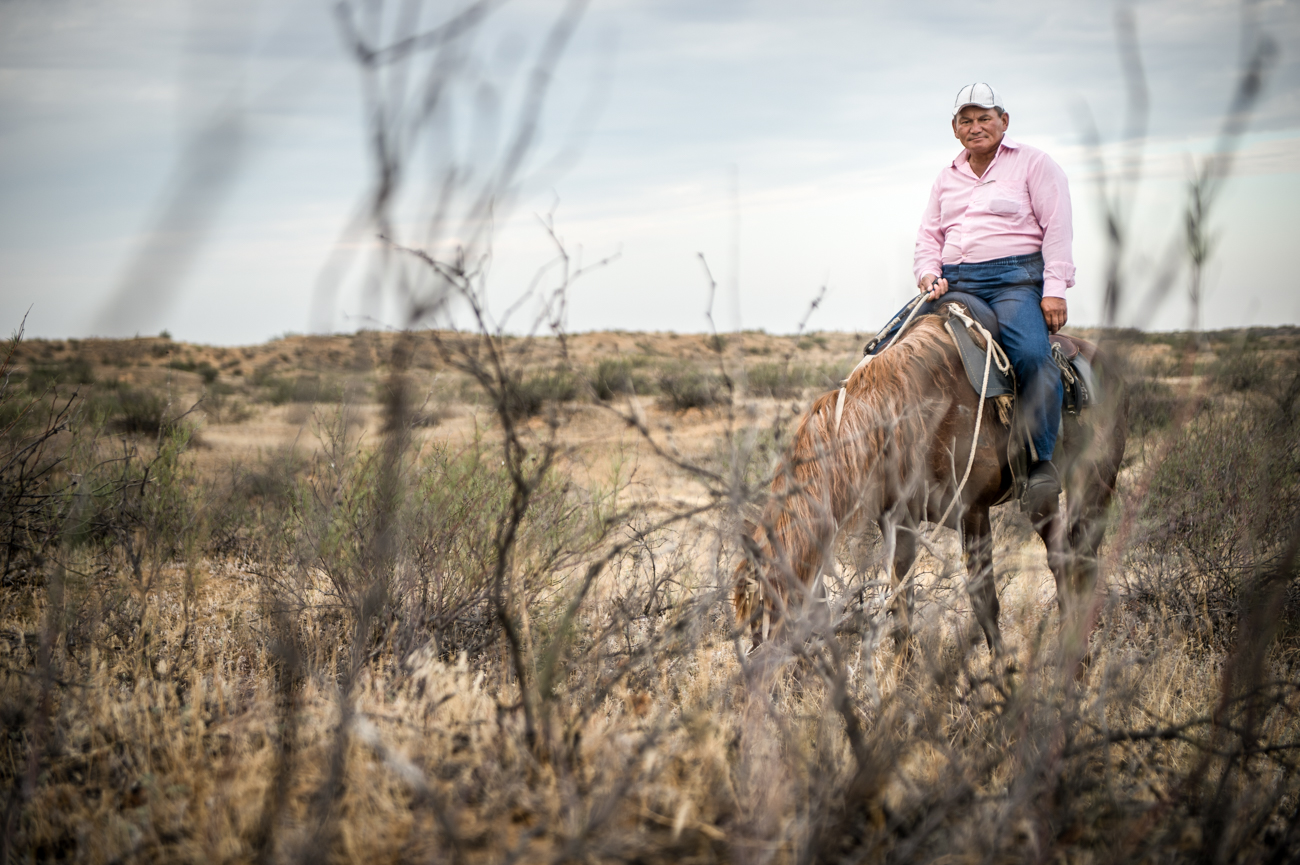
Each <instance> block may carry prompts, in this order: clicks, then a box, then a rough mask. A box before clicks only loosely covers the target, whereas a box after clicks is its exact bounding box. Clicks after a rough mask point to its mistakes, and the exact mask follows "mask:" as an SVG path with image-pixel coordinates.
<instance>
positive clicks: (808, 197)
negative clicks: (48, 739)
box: [0, 0, 1300, 344]
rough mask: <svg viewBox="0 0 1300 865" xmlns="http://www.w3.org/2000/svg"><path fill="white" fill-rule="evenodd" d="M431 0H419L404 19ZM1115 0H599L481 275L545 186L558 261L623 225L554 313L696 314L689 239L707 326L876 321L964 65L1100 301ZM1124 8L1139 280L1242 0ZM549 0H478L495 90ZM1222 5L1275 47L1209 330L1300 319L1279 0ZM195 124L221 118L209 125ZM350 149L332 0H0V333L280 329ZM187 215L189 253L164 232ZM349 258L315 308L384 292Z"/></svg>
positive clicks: (1120, 105) (1170, 223)
mask: <svg viewBox="0 0 1300 865" xmlns="http://www.w3.org/2000/svg"><path fill="white" fill-rule="evenodd" d="M458 8H460V6H459V5H458V4H451V3H448V4H429V6H428V8H427V9H426V10H425V17H424V20H425V21H426V22H427V23H432V22H434V21H437V20H441V19H443V18H445V17H446V16H447V15H449V14H450V13H452V12H454V11H455V10H456V9H458ZM1115 8H1116V7H1115V6H1113V5H1111V4H1108V3H1101V2H1098V3H1078V2H1063V0H1035V2H1019V0H1018V2H997V0H994V2H985V0H965V2H949V0H941V2H929V3H883V2H881V3H861V2H855V3H850V2H810V3H804V4H792V3H788V2H778V0H766V2H703V3H702V2H699V0H693V2H664V0H658V2H654V0H606V2H600V0H595V2H593V3H592V5H591V6H590V8H589V9H588V10H587V12H586V14H585V16H584V17H583V19H582V21H581V23H580V25H579V28H578V30H577V31H576V34H575V37H574V39H573V41H572V43H571V45H570V47H569V50H568V51H567V52H566V53H565V55H564V58H563V61H562V63H561V65H560V67H559V68H558V70H557V75H556V78H555V81H554V83H553V87H552V94H553V99H552V101H551V102H550V103H549V105H548V110H547V112H546V114H545V115H544V117H543V127H542V137H541V143H540V144H539V147H538V150H537V164H538V165H542V164H545V163H546V161H547V159H548V158H549V157H551V156H554V155H556V154H560V155H564V156H566V157H567V158H565V159H564V160H562V161H561V162H560V163H559V166H560V167H559V169H557V170H551V171H545V172H539V173H535V174H533V175H532V176H533V177H534V178H535V180H534V182H532V183H531V184H530V185H529V186H528V187H527V189H526V194H525V195H524V197H523V198H522V199H521V200H520V201H519V202H518V203H517V205H516V206H515V207H514V208H513V210H512V211H511V213H509V214H504V215H503V218H502V219H501V221H500V223H499V225H498V241H497V244H496V250H495V254H494V260H493V268H492V278H493V286H494V287H493V292H494V294H493V298H494V303H496V304H498V305H500V306H504V305H505V304H506V303H508V301H509V299H510V298H512V297H513V296H514V295H515V294H517V292H518V291H519V290H520V289H521V287H523V286H525V285H526V284H527V282H528V279H529V277H530V275H531V274H532V273H533V272H534V270H535V269H536V268H537V267H539V266H541V265H543V264H545V263H546V261H547V260H548V259H549V258H550V251H549V247H548V241H547V239H546V237H545V235H544V233H543V232H542V231H541V229H540V228H539V226H538V223H537V220H536V219H535V215H536V214H538V213H543V212H547V211H552V210H553V213H554V218H555V224H556V226H557V229H558V232H559V233H560V234H561V235H562V236H563V238H564V240H565V242H566V244H567V245H568V246H569V247H570V248H571V249H573V250H578V249H580V250H581V253H582V255H583V258H584V260H587V261H592V260H596V259H600V258H603V257H605V256H609V255H612V254H614V253H617V256H618V257H617V259H616V260H615V261H613V262H612V263H611V264H610V265H608V266H607V267H604V268H602V269H600V270H598V271H595V272H593V273H591V274H590V275H589V276H587V277H585V278H584V279H583V280H581V281H579V282H578V283H577V285H575V286H574V289H573V291H572V294H571V298H570V306H569V314H568V326H569V327H570V329H572V330H590V329H606V328H622V329H631V330H679V331H699V330H703V329H704V328H705V327H706V324H707V323H706V320H705V317H704V307H705V299H706V293H707V292H706V289H707V282H706V280H705V277H704V273H703V270H702V268H701V266H700V263H699V259H698V254H699V253H703V254H704V255H705V256H706V258H707V259H708V261H709V264H710V266H711V268H712V270H713V272H714V275H715V276H716V277H717V278H718V280H719V283H720V284H721V286H722V288H723V296H722V297H721V299H720V301H719V304H718V306H717V307H716V310H715V311H716V312H717V318H718V323H719V325H720V326H721V327H723V328H728V329H729V328H733V327H737V326H740V327H745V328H764V329H767V330H769V331H772V332H789V331H791V330H793V329H794V327H795V326H796V324H797V322H798V321H799V319H800V318H801V317H802V316H803V314H804V312H805V310H806V307H807V305H808V302H809V301H810V300H811V299H812V298H813V297H814V296H815V295H816V293H817V291H818V289H819V288H820V287H821V286H822V285H825V286H826V287H827V296H826V301H825V303H824V304H823V305H822V307H821V308H820V309H819V310H818V311H817V312H816V313H815V314H814V316H813V318H812V320H811V321H810V323H809V326H810V327H812V328H818V329H836V330H851V331H859V332H862V331H874V330H875V329H876V328H877V327H878V326H879V325H880V324H882V323H883V322H884V320H885V319H886V318H887V317H888V316H889V314H890V313H891V312H892V311H893V310H895V309H897V308H898V306H900V305H901V304H902V303H903V302H904V301H905V300H906V299H907V298H908V297H909V296H910V294H911V293H912V292H913V291H914V288H913V286H912V282H913V281H912V277H911V250H912V241H913V238H914V236H915V231H916V224H917V222H918V220H919V217H920V213H921V210H922V207H923V206H924V203H925V199H926V196H927V194H928V191H929V187H930V184H931V182H932V181H933V179H934V176H935V174H936V173H937V172H938V171H939V169H940V168H941V167H942V166H943V165H944V164H946V163H947V162H948V161H950V160H951V159H952V157H953V156H954V155H955V154H956V152H957V150H958V148H959V146H958V145H957V143H956V142H955V141H954V140H953V138H952V133H951V129H950V127H949V117H950V109H951V105H952V99H953V96H954V95H955V93H956V91H957V90H958V88H960V87H961V86H962V85H963V84H965V83H969V82H971V81H988V82H990V83H992V84H993V85H994V86H995V87H997V88H998V89H999V90H1000V91H1002V93H1003V94H1004V98H1005V100H1006V102H1007V108H1008V110H1009V112H1010V114H1011V117H1012V121H1011V132H1010V134H1011V135H1012V136H1013V137H1015V138H1017V139H1018V140H1021V141H1023V142H1026V143H1029V144H1033V145H1035V146H1038V147H1041V148H1043V149H1045V150H1047V151H1048V152H1049V153H1051V154H1052V155H1053V156H1054V157H1055V158H1056V159H1057V160H1058V161H1059V162H1060V163H1061V164H1062V165H1063V166H1064V167H1065V169H1066V171H1067V173H1068V174H1069V176H1070V181H1071V189H1072V192H1073V198H1074V210H1075V225H1076V241H1075V260H1076V263H1077V264H1078V268H1079V278H1078V285H1076V286H1075V287H1074V288H1072V289H1071V290H1070V293H1069V295H1068V300H1069V303H1070V316H1071V322H1072V323H1075V324H1080V325H1086V324H1092V323H1096V322H1098V321H1099V319H1100V315H1101V306H1100V284H1101V281H1102V269H1103V245H1102V242H1101V232H1100V229H1099V226H1100V221H1099V218H1098V213H1097V208H1096V206H1095V204H1096V192H1095V187H1094V184H1093V180H1092V176H1093V175H1092V170H1091V165H1092V163H1091V162H1090V161H1089V159H1088V151H1087V148H1086V147H1085V146H1084V143H1085V136H1084V131H1085V129H1086V128H1087V126H1088V123H1089V117H1092V118H1095V121H1096V124H1097V127H1098V129H1099V131H1100V134H1101V136H1102V138H1103V140H1105V141H1107V142H1112V143H1113V142H1115V141H1117V140H1118V139H1119V138H1120V136H1121V134H1122V126H1123V113H1124V92H1125V84H1124V78H1123V76H1122V74H1121V68H1120V62H1119V56H1118V51H1117V48H1116V39H1115V28H1114V15H1115ZM1132 8H1133V9H1134V11H1135V15H1136V19H1137V23H1138V33H1139V37H1140V40H1141V47H1142V55H1143V60H1144V63H1145V66H1146V70H1147V79H1148V85H1149V93H1150V104H1151V112H1150V120H1149V138H1148V141H1147V143H1146V148H1145V152H1146V155H1147V162H1146V174H1145V180H1144V182H1143V185H1142V187H1141V189H1140V191H1139V196H1138V201H1137V205H1136V210H1135V218H1134V229H1133V234H1134V243H1133V245H1132V255H1131V257H1130V260H1129V262H1128V273H1129V274H1130V276H1131V282H1130V284H1131V285H1132V287H1133V290H1134V294H1135V295H1136V294H1139V293H1143V292H1145V291H1146V290H1148V289H1149V288H1150V283H1151V280H1152V279H1153V278H1154V277H1155V275H1156V274H1157V273H1159V272H1160V271H1159V267H1158V265H1159V263H1160V262H1161V261H1162V260H1163V258H1164V256H1165V254H1166V250H1168V249H1170V248H1174V247H1175V246H1176V243H1177V239H1178V237H1179V232H1180V231H1181V225H1182V217H1181V213H1182V211H1181V208H1182V207H1183V204H1184V202H1185V197H1186V181H1187V178H1188V177H1189V176H1190V175H1191V173H1192V171H1193V170H1194V169H1195V166H1196V165H1197V164H1198V160H1203V159H1204V157H1205V155H1206V154H1207V153H1209V152H1210V151H1211V150H1212V148H1213V146H1214V139H1215V135H1216V132H1217V130H1218V129H1219V126H1220V124H1221V122H1222V117H1223V112H1224V109H1225V108H1226V106H1227V105H1228V103H1229V100H1230V98H1231V94H1232V89H1233V85H1234V82H1235V79H1236V76H1237V73H1238V69H1239V65H1240V62H1241V54H1242V50H1241V49H1242V20H1243V7H1242V6H1241V5H1240V4H1239V3H1236V2H1219V0H1161V2H1146V3H1136V4H1134V6H1133V7H1132ZM558 9H559V4H558V3H547V2H524V3H515V4H506V5H504V6H503V7H502V8H500V9H499V10H498V11H496V12H495V13H494V14H493V16H492V18H491V21H490V23H489V25H488V26H486V27H485V28H484V29H483V31H482V32H481V33H479V34H478V35H477V37H476V42H475V44H474V51H475V52H476V57H478V58H479V60H478V62H479V63H480V64H481V66H482V67H483V68H484V69H485V70H486V71H485V72H483V73H482V74H483V76H484V78H485V79H488V80H492V81H498V82H503V83H502V88H503V89H502V92H503V93H505V94H507V96H508V95H509V94H510V93H512V92H517V90H518V87H519V86H521V85H520V82H526V80H527V78H526V73H527V70H528V68H529V63H530V62H531V59H532V58H533V57H534V56H535V55H536V52H537V50H538V48H539V46H540V43H541V37H542V34H543V33H544V32H545V28H546V26H547V25H548V23H549V22H550V21H551V20H553V19H554V17H555V15H556V14H557V12H558ZM1251 9H1252V10H1253V13H1252V14H1253V15H1254V18H1255V20H1256V21H1257V23H1258V26H1259V28H1260V29H1261V30H1262V31H1263V32H1265V33H1268V34H1269V35H1270V36H1271V37H1272V39H1273V40H1274V41H1275V43H1276V45H1277V48H1278V49H1279V53H1278V55H1277V60H1276V63H1275V65H1274V66H1273V67H1272V72H1271V74H1270V76H1269V78H1268V81H1267V85H1266V89H1265V92H1264V95H1263V98H1262V100H1261V102H1260V103H1259V105H1258V109H1257V111H1256V112H1255V114H1254V115H1253V116H1252V118H1251V122H1250V126H1249V130H1248V132H1247V134H1246V135H1245V137H1244V138H1243V139H1242V142H1241V144H1242V149H1241V152H1240V154H1239V158H1238V159H1237V162H1236V171H1235V173H1234V176H1233V178H1232V179H1231V181H1230V182H1229V183H1228V184H1227V186H1226V187H1225V190H1224V194H1223V196H1222V197H1221V198H1220V199H1219V200H1218V201H1217V203H1216V207H1215V210H1214V213H1213V225H1214V228H1215V233H1214V239H1215V245H1214V255H1213V258H1212V260H1211V263H1210V267H1209V270H1208V273H1209V282H1208V295H1207V298H1206V302H1205V306H1204V309H1203V311H1202V322H1201V323H1202V324H1203V326H1205V327H1209V328H1219V327H1235V326H1241V325H1246V324H1273V323H1296V322H1298V321H1300V288H1298V287H1297V285H1296V281H1295V278H1294V275H1293V271H1294V269H1295V267H1294V265H1293V264H1292V263H1290V262H1289V261H1288V260H1287V255H1288V252H1287V251H1288V250H1290V249H1292V248H1294V241H1293V239H1292V238H1293V235H1294V233H1295V231H1296V229H1297V227H1300V61H1298V58H1297V56H1296V46H1300V4H1297V3H1296V2H1294V0H1292V2H1286V0H1269V2H1262V3H1257V4H1254V5H1253V6H1252V7H1251ZM512 87H513V88H515V89H514V90H511V88H512ZM506 108H507V110H506V111H505V112H504V114H505V115H507V116H508V114H509V110H508V109H509V103H508V100H507V105H506ZM462 119H463V122H461V123H460V124H459V125H451V126H448V127H447V128H448V130H449V131H448V136H449V137H448V139H447V140H446V141H443V142H441V143H439V142H438V141H436V140H433V141H431V143H430V145H429V146H430V147H433V148H435V149H436V148H437V147H446V148H449V149H451V150H457V151H458V152H461V153H462V154H463V153H469V154H470V155H473V154H474V153H476V152H477V151H476V148H483V147H491V146H493V145H492V144H491V142H493V141H496V140H498V139H499V138H500V135H499V131H498V133H494V132H493V130H492V129H488V130H487V131H486V132H484V130H483V129H481V128H480V126H481V124H479V125H476V124H475V122H474V116H473V112H472V111H468V113H463V114H462ZM480 119H481V118H480ZM214 123H215V125H214ZM494 135H495V136H496V137H495V138H494ZM484 136H486V137H484ZM435 138H436V136H435ZM196 141H197V142H200V143H204V142H206V143H209V144H210V143H211V142H213V141H217V142H225V143H226V144H228V145H229V146H228V147H225V148H217V149H216V150H215V151H214V152H215V153H216V156H213V155H212V154H211V153H209V152H208V151H207V150H204V149H203V148H202V147H199V148H198V149H195V147H194V142H196ZM484 141H486V142H488V143H487V144H484V143H483V142H484ZM183 154H189V156H188V159H187V158H185V157H183ZM196 154H197V156H196ZM195 171H198V172H199V174H198V175H197V176H199V177H200V182H199V183H198V184H197V187H196V186H195V184H194V183H193V180H194V177H195V176H196V175H195ZM370 177H371V175H370V169H369V164H368V161H367V152H366V139H365V126H364V118H363V115H362V101H361V95H360V87H359V77H358V75H357V72H356V69H355V66H354V64H353V62H352V61H351V59H350V58H349V57H348V55H347V53H346V52H345V50H344V49H343V46H342V40H341V39H340V38H339V30H338V27H337V23H336V20H335V17H334V14H333V11H332V5H331V4H329V3H324V2H303V0H264V2H256V0H235V2H227V3H215V2H206V3H205V2H185V0H115V2H104V0H77V2H71V0H0V316H2V317H3V321H2V322H0V323H3V325H4V327H5V329H6V330H11V329H12V328H14V327H16V326H17V324H18V322H19V320H20V319H21V317H22V315H23V313H24V312H25V311H26V310H27V309H28V308H30V309H31V312H30V317H29V319H28V333H29V334H32V335H39V336H51V337H61V336H88V335H97V334H102V335H131V334H132V333H157V332H158V331H159V330H160V329H162V328H166V329H168V330H169V331H170V332H171V334H172V335H173V336H175V337H176V338H178V339H185V340H192V341H198V342H207V343H219V344H240V343H251V342H258V341H261V340H265V339H267V338H269V337H272V336H275V335H278V334H282V333H285V332H304V331H306V330H308V329H309V328H311V327H312V326H313V324H312V321H313V320H312V316H311V307H312V299H313V297H314V292H315V290H316V286H317V283H318V280H319V279H320V277H321V273H322V269H323V268H324V266H325V264H326V262H327V260H328V259H329V256H330V253H331V250H333V249H334V248H335V245H336V243H337V242H338V240H339V238H340V236H341V234H342V232H343V231H344V229H345V227H346V226H347V225H348V221H349V218H350V216H351V215H352V214H353V213H354V211H355V209H356V208H357V206H358V203H359V202H360V201H361V200H362V196H363V194H364V192H365V190H366V188H367V184H368V182H369V180H370ZM204 178H207V180H206V181H205V180H204ZM187 179H188V181H189V182H190V186H188V187H186V186H185V184H186V182H187ZM205 182H207V184H208V185H207V186H204V183H205ZM178 188H188V189H191V190H193V189H195V188H198V189H200V191H201V192H202V193H203V196H205V197H204V198H203V200H204V201H205V202H206V206H205V207H204V208H199V209H198V211H197V212H196V211H195V209H194V208H190V209H189V210H186V209H184V208H181V209H180V210H177V209H176V206H175V205H176V200H175V196H176V190H177V189H178ZM195 238H201V239H202V242H201V243H200V244H197V245H195V246H194V247H193V248H192V252H193V255H190V256H187V255H183V254H180V253H178V252H177V249H181V250H182V251H183V250H184V249H187V248H189V247H186V243H187V242H189V241H192V240H194V239H195ZM169 256H170V257H169ZM158 261H164V263H165V264H166V267H164V269H163V271H160V272H165V273H166V274H168V278H167V279H166V280H165V283H166V284H165V287H164V289H163V290H162V291H161V292H160V293H155V294H153V295H150V296H149V297H148V298H147V303H142V304H137V305H136V306H129V307H127V306H120V305H117V301H115V298H119V297H122V296H123V292H128V293H129V292H130V291H131V289H132V286H133V285H134V284H135V283H136V282H138V280H139V279H140V273H141V270H140V268H141V262H145V263H146V264H148V263H154V264H156V263H157V262H158ZM167 268H170V269H167ZM1177 280H1178V281H1177V283H1176V284H1175V285H1174V287H1173V290H1172V291H1171V292H1170V296H1169V299H1168V300H1167V301H1166V302H1165V303H1164V304H1163V305H1161V306H1160V307H1159V308H1158V309H1156V310H1154V311H1151V310H1150V309H1148V308H1145V307H1143V306H1142V304H1140V303H1138V302H1137V300H1136V299H1134V301H1133V302H1131V303H1128V304H1126V307H1125V309H1124V310H1123V314H1122V322H1121V323H1123V324H1129V325H1136V326H1140V327H1145V328H1150V329H1172V328H1184V327H1187V326H1188V324H1189V321H1190V319H1189V308H1188V304H1187V302H1186V291H1185V285H1186V274H1185V272H1184V273H1182V274H1179V275H1178V276H1177ZM345 289H346V290H345V291H343V292H342V294H341V295H340V299H339V301H338V303H337V305H335V306H333V307H331V310H332V320H331V322H330V324H329V325H328V326H329V327H330V328H332V329H336V330H352V329H356V328H358V327H374V326H383V325H385V324H391V323H393V322H392V320H391V315H390V314H389V313H385V312H384V311H383V310H382V309H379V310H377V311H376V309H375V308H373V307H370V306H367V305H366V304H365V303H364V302H363V300H362V298H361V296H360V295H359V293H358V292H359V289H357V288H356V286H355V285H349V286H345ZM1139 317H1140V320H1139Z"/></svg>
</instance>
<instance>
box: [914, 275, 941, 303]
mask: <svg viewBox="0 0 1300 865" xmlns="http://www.w3.org/2000/svg"><path fill="white" fill-rule="evenodd" d="M917 287H918V288H920V289H921V294H929V295H930V300H935V299H937V298H940V297H943V296H944V294H946V293H947V291H948V280H946V279H944V278H942V277H938V276H935V275H934V274H933V273H927V274H926V275H925V276H923V277H921V281H920V283H918V285H917Z"/></svg>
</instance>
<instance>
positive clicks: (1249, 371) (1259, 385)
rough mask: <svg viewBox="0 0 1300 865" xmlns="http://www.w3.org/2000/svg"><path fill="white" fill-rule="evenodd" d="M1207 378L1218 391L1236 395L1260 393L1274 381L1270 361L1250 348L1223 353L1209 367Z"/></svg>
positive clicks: (1272, 364) (1260, 352)
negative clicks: (1208, 377) (1249, 392)
mask: <svg viewBox="0 0 1300 865" xmlns="http://www.w3.org/2000/svg"><path fill="white" fill-rule="evenodd" d="M1209 376H1210V380H1211V381H1212V382H1213V383H1214V385H1215V386H1216V387H1218V388H1219V389H1220V390H1225V391H1230V392H1237V393H1241V392H1247V391H1262V390H1265V389H1266V388H1268V387H1269V386H1270V385H1272V384H1273V383H1274V382H1275V380H1276V375H1275V364H1274V363H1273V362H1272V360H1271V359H1270V358H1269V357H1268V356H1267V355H1266V354H1265V353H1264V352H1262V351H1260V350H1259V349H1256V348H1251V347H1250V346H1246V347H1243V348H1241V349H1238V350H1236V351H1228V352H1225V353H1224V354H1223V355H1221V356H1220V357H1219V358H1218V360H1216V361H1215V362H1214V363H1213V364H1212V365H1211V366H1210V369H1209Z"/></svg>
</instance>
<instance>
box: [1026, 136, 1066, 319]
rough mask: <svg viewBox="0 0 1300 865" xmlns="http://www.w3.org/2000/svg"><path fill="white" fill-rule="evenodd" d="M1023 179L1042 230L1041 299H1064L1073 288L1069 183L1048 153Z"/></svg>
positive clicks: (1037, 161)
mask: <svg viewBox="0 0 1300 865" xmlns="http://www.w3.org/2000/svg"><path fill="white" fill-rule="evenodd" d="M1025 179H1026V181H1027V185H1028V187H1029V202H1030V206H1031V207H1033V209H1034V216H1035V217H1037V219H1038V224H1039V225H1040V226H1042V229H1043V297H1065V290H1066V289H1067V288H1069V287H1070V286H1072V285H1074V255H1073V252H1072V248H1073V245H1074V219H1073V215H1072V213H1071V211H1070V183H1069V181H1068V180H1067V179H1066V177H1065V172H1064V171H1063V170H1062V169H1061V166H1059V165H1057V164H1056V162H1054V161H1053V160H1052V158H1051V157H1049V156H1048V155H1047V154H1042V156H1041V158H1040V159H1036V160H1034V163H1033V165H1032V167H1031V168H1030V169H1029V172H1028V175H1027V177H1026V178H1025Z"/></svg>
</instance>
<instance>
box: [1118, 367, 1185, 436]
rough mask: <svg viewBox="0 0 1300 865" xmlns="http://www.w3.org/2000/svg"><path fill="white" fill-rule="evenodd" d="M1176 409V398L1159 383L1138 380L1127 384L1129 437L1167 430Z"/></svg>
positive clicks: (1170, 389) (1163, 384) (1167, 388)
mask: <svg viewBox="0 0 1300 865" xmlns="http://www.w3.org/2000/svg"><path fill="white" fill-rule="evenodd" d="M1177 409H1178V396H1177V395H1176V394H1175V393H1174V390H1173V388H1171V387H1170V386H1169V385H1167V384H1165V383H1164V382H1161V381H1156V380H1155V379H1150V378H1139V379H1135V380H1134V381H1132V382H1130V383H1129V409H1128V428H1129V435H1131V436H1134V437H1137V436H1144V435H1147V434H1149V433H1152V432H1158V431H1160V430H1164V429H1168V428H1169V425H1170V424H1171V423H1173V421H1174V415H1175V414H1176V413H1177Z"/></svg>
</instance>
